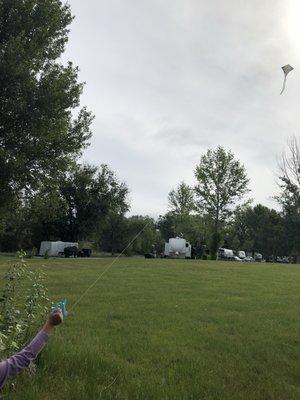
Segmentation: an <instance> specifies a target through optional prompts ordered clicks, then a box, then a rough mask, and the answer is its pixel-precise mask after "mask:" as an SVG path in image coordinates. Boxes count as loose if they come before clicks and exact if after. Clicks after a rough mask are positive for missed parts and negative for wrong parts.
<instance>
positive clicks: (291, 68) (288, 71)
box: [280, 64, 294, 94]
mask: <svg viewBox="0 0 300 400" xmlns="http://www.w3.org/2000/svg"><path fill="white" fill-rule="evenodd" d="M281 69H282V71H283V73H284V80H283V86H282V90H281V92H280V94H282V93H283V91H284V89H285V84H286V77H287V75H288V74H289V73H290V72H291V71H293V69H294V68H293V67H291V66H290V64H287V65H285V66H284V67H281Z"/></svg>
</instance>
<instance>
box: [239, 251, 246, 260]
mask: <svg viewBox="0 0 300 400" xmlns="http://www.w3.org/2000/svg"><path fill="white" fill-rule="evenodd" d="M238 257H239V258H240V259H241V260H243V259H244V258H246V253H245V252H244V251H243V250H240V251H239V252H238Z"/></svg>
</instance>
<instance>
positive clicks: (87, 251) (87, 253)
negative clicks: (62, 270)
mask: <svg viewBox="0 0 300 400" xmlns="http://www.w3.org/2000/svg"><path fill="white" fill-rule="evenodd" d="M77 255H78V257H91V255H92V249H82V250H80V251H79V252H78V254H77Z"/></svg>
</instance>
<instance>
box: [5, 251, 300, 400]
mask: <svg viewBox="0 0 300 400" xmlns="http://www.w3.org/2000/svg"><path fill="white" fill-rule="evenodd" d="M109 262H110V261H109V260H100V259H98V260H97V259H90V260H81V259H77V260H71V259H68V260H64V259H53V260H51V259H49V260H30V261H29V263H30V264H35V265H42V264H43V265H44V267H43V269H44V270H45V271H46V273H47V284H48V288H49V295H50V297H51V299H53V300H59V299H61V298H64V297H66V298H68V300H69V302H70V305H72V303H73V304H74V302H75V301H76V299H77V298H78V297H79V296H80V294H81V293H82V292H83V291H84V290H85V289H86V288H87V287H88V286H89V285H90V283H92V282H93V281H94V280H95V278H96V277H97V276H98V275H99V273H101V271H103V270H104V268H105V267H106V265H107V264H108V263H109ZM6 265H7V260H6V259H3V258H1V259H0V275H2V274H3V271H4V268H5V266H6ZM299 293H300V266H299V265H298V266H297V265H272V264H240V263H222V262H209V261H207V262H206V261H185V260H183V261H179V260H178V261H177V260H144V259H138V258H132V259H130V258H128V259H126V258H125V259H120V260H118V261H117V262H116V263H115V264H114V265H113V267H112V268H111V269H110V270H109V271H108V272H107V274H105V275H104V276H103V277H102V278H101V280H99V282H98V283H97V284H96V286H95V287H94V288H93V289H92V290H91V291H90V292H89V293H88V294H87V295H86V296H85V297H84V298H83V299H82V301H81V302H80V303H79V304H78V305H77V307H76V308H74V309H73V311H72V313H71V315H70V316H69V317H68V319H67V320H66V321H65V323H64V325H63V326H61V327H59V329H58V330H57V332H56V333H55V335H54V336H53V337H52V338H51V339H50V342H49V344H48V346H47V348H46V349H45V350H44V352H43V353H42V357H41V359H40V362H39V366H38V370H37V373H36V374H35V375H34V376H33V377H29V376H28V375H24V374H23V375H22V376H21V377H19V378H18V380H17V386H16V391H15V393H13V394H12V393H9V394H6V396H5V397H4V398H9V399H18V400H33V399H34V400H37V399H38V400H46V399H47V400H54V399H55V400H59V399H68V400H77V399H78V400H79V399H80V400H82V399H89V400H92V399H128V400H135V399H147V400H150V399H169V400H171V399H172V400H175V399H180V400H185V399H195V400H200V399H205V400H212V399H215V400H221V399H222V400H237V399H240V400H242V399H243V400H245V399H247V400H248V399H253V400H269V399H270V400H293V399H295V400H296V399H297V400H298V399H300V385H299V382H300V347H299V332H300V329H299V328H300V323H299V322H300V318H299V311H300V296H299Z"/></svg>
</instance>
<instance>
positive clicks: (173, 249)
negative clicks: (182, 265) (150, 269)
mask: <svg viewBox="0 0 300 400" xmlns="http://www.w3.org/2000/svg"><path fill="white" fill-rule="evenodd" d="M191 256H192V246H191V244H190V243H189V242H187V241H186V240H185V239H183V238H179V237H176V238H171V239H169V242H168V243H166V244H165V252H164V257H168V258H191Z"/></svg>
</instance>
